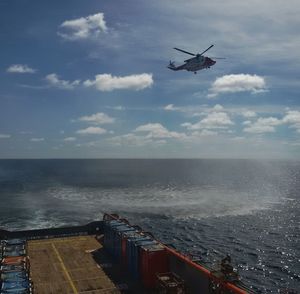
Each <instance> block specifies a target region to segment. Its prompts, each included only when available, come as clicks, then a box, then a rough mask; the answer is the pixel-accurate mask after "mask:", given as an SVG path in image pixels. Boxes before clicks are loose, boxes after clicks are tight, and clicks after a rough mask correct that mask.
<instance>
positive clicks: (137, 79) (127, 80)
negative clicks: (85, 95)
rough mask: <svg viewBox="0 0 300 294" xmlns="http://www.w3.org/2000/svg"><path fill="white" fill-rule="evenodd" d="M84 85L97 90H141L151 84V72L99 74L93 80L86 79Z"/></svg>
mask: <svg viewBox="0 0 300 294" xmlns="http://www.w3.org/2000/svg"><path fill="white" fill-rule="evenodd" d="M83 84H84V86H86V87H95V88H96V89H97V90H99V91H113V90H118V89H132V90H136V91H138V90H142V89H145V88H148V87H150V86H151V85H152V84H153V79H152V74H147V73H143V74H139V75H130V76H124V77H117V76H112V75H111V74H99V75H96V76H95V79H94V80H86V81H85V82H84V83H83Z"/></svg>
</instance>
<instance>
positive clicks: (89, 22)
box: [58, 12, 107, 41]
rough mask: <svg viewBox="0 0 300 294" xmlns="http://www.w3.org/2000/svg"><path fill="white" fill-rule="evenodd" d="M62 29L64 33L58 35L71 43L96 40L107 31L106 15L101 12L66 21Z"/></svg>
mask: <svg viewBox="0 0 300 294" xmlns="http://www.w3.org/2000/svg"><path fill="white" fill-rule="evenodd" d="M60 27H61V28H62V29H63V31H64V32H59V33H58V35H59V36H61V37H62V38H64V39H66V40H69V41H75V40H83V39H88V38H96V37H98V36H99V35H100V34H101V33H105V32H106V31H107V27H106V22H105V20H104V14H103V13H101V12H100V13H96V14H94V15H89V16H87V17H80V18H77V19H73V20H66V21H64V22H63V23H62V24H61V25H60Z"/></svg>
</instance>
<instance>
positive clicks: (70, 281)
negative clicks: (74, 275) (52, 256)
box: [52, 243, 78, 294]
mask: <svg viewBox="0 0 300 294" xmlns="http://www.w3.org/2000/svg"><path fill="white" fill-rule="evenodd" d="M52 247H53V250H54V251H55V253H56V255H57V257H58V259H59V262H60V264H61V267H62V269H63V271H64V273H65V274H66V276H67V279H68V280H69V283H70V285H71V287H72V289H73V291H74V293H75V294H78V291H77V289H76V287H75V285H74V283H73V281H72V279H71V277H70V275H69V273H68V270H67V268H66V266H65V264H64V262H63V260H62V258H61V256H60V254H59V252H58V250H57V249H56V247H55V245H54V243H52Z"/></svg>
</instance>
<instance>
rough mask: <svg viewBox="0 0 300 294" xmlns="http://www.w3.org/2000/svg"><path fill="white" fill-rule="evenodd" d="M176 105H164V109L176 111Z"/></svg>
mask: <svg viewBox="0 0 300 294" xmlns="http://www.w3.org/2000/svg"><path fill="white" fill-rule="evenodd" d="M178 109H179V108H178V107H175V106H174V104H168V105H166V106H165V107H164V110H168V111H176V110H178Z"/></svg>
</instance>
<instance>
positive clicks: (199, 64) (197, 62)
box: [168, 45, 216, 73]
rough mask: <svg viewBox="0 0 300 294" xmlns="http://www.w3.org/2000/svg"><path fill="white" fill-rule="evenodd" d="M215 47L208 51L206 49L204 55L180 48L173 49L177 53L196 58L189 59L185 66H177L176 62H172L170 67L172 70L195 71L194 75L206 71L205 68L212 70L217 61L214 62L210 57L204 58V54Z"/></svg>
mask: <svg viewBox="0 0 300 294" xmlns="http://www.w3.org/2000/svg"><path fill="white" fill-rule="evenodd" d="M213 46H214V45H210V46H209V47H208V48H207V49H205V50H204V51H203V52H202V53H198V54H195V53H191V52H188V51H186V50H182V49H180V48H176V47H175V48H173V49H175V50H177V51H180V52H183V53H185V54H189V55H192V56H194V57H192V58H189V59H187V60H185V61H184V64H182V65H179V66H175V64H174V62H172V61H170V64H169V66H168V68H169V69H171V70H176V71H177V70H187V71H193V72H194V73H197V71H198V70H201V69H204V68H210V67H211V66H213V65H214V64H215V63H216V61H214V60H212V59H211V58H209V57H206V56H204V55H203V54H204V53H205V52H206V51H208V50H209V49H210V48H212V47H213Z"/></svg>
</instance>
